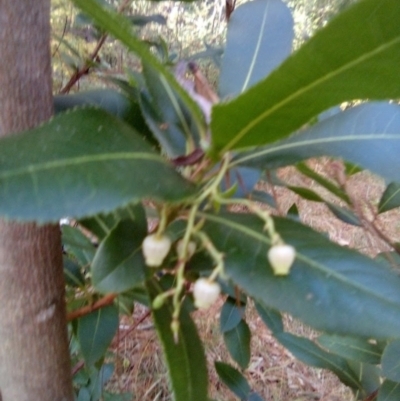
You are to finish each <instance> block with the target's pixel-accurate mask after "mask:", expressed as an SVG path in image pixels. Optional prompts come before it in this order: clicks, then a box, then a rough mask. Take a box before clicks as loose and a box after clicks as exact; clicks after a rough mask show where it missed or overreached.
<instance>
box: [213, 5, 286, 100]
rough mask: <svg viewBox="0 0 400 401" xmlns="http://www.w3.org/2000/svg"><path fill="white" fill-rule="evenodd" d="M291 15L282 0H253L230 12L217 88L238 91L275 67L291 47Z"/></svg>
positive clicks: (230, 92) (224, 91) (232, 93)
mask: <svg viewBox="0 0 400 401" xmlns="http://www.w3.org/2000/svg"><path fill="white" fill-rule="evenodd" d="M293 34H294V33H293V19H292V15H291V13H290V11H289V9H288V7H287V6H286V5H285V3H283V2H282V1H281V0H255V1H250V2H248V3H245V4H243V5H241V6H239V7H237V9H236V10H235V12H234V13H233V14H232V16H231V18H230V20H229V25H228V33H227V39H226V47H225V51H224V56H223V59H222V65H221V72H220V81H219V92H220V95H221V96H222V97H230V96H235V95H238V94H240V93H242V92H244V91H245V90H247V89H248V88H249V87H250V86H252V85H254V84H255V83H257V82H258V81H260V80H261V79H263V78H265V77H266V76H267V75H268V74H269V73H270V72H271V71H272V70H273V69H274V68H276V67H277V66H278V65H279V64H280V63H281V62H282V61H283V60H284V59H285V58H286V57H288V56H289V54H290V52H291V50H292V42H293Z"/></svg>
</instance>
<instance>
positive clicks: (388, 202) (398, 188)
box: [378, 182, 400, 213]
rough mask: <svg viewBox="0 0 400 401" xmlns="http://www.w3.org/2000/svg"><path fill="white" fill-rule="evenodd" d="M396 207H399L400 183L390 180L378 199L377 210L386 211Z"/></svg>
mask: <svg viewBox="0 0 400 401" xmlns="http://www.w3.org/2000/svg"><path fill="white" fill-rule="evenodd" d="M396 207H400V184H398V183H397V182H392V183H391V184H389V185H388V186H387V188H386V189H385V192H384V193H383V195H382V198H381V200H380V201H379V206H378V212H379V213H383V212H387V211H388V210H392V209H394V208H396Z"/></svg>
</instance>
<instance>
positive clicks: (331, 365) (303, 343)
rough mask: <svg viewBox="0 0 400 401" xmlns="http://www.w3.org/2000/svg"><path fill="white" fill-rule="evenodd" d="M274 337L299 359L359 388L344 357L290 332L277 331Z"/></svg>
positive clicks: (356, 379)
mask: <svg viewBox="0 0 400 401" xmlns="http://www.w3.org/2000/svg"><path fill="white" fill-rule="evenodd" d="M275 337H276V339H277V340H278V341H279V342H280V343H281V344H282V345H283V346H284V347H286V348H287V349H288V350H289V351H290V352H291V353H292V354H293V355H294V356H295V357H296V358H297V359H299V360H300V361H302V362H304V363H306V364H307V365H310V366H314V367H317V368H322V369H328V370H330V371H331V372H333V373H335V374H336V375H337V376H338V378H339V379H340V380H341V381H342V382H343V383H344V384H346V385H347V386H350V387H352V388H355V389H358V388H360V382H359V380H358V378H357V376H356V375H355V374H354V372H353V371H352V370H351V368H350V366H349V365H348V363H347V361H346V360H345V359H344V358H340V357H338V356H336V355H332V354H329V353H328V352H326V351H324V350H322V349H321V348H319V347H318V346H317V345H315V344H314V343H313V342H312V341H311V340H309V339H307V338H303V337H298V336H295V335H293V334H290V333H278V334H276V335H275Z"/></svg>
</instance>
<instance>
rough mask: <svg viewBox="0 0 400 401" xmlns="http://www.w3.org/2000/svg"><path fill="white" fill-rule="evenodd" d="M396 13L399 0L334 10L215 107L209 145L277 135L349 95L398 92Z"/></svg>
mask: <svg viewBox="0 0 400 401" xmlns="http://www.w3.org/2000/svg"><path fill="white" fill-rule="evenodd" d="M399 20H400V8H399V5H398V1H397V0H380V1H379V5H377V2H376V0H364V1H359V2H357V3H356V4H355V5H354V6H352V7H349V8H348V9H347V10H346V11H344V12H343V13H341V14H339V15H338V16H337V17H336V18H334V19H333V20H332V21H331V22H330V23H329V24H328V25H327V26H326V27H325V28H323V29H321V30H320V31H318V32H317V34H316V35H315V36H314V37H313V38H311V39H310V40H309V41H307V42H306V43H305V45H303V46H302V47H301V48H300V49H299V50H298V51H297V52H296V53H294V54H293V55H292V56H291V57H289V58H288V59H287V60H286V61H285V62H284V63H283V64H282V65H281V66H280V67H279V68H278V69H277V70H275V71H274V72H272V73H271V74H270V75H269V76H268V78H267V79H265V80H264V81H262V82H261V83H259V84H258V85H256V86H254V87H252V88H250V89H249V90H248V91H247V92H246V93H244V94H243V95H242V96H240V97H238V98H237V99H235V100H233V101H231V102H228V103H223V104H221V105H217V106H215V107H214V109H213V116H212V117H213V118H212V124H211V128H212V134H213V145H214V150H215V151H217V152H218V153H220V154H223V152H225V151H227V150H230V149H237V148H243V147H248V146H255V145H262V144H266V143H271V142H274V141H276V140H277V139H281V138H283V137H285V136H288V135H289V134H290V133H292V132H293V131H295V130H297V129H299V128H300V127H302V126H303V125H304V124H306V123H307V122H308V121H309V120H310V119H311V118H312V117H314V116H317V115H318V114H319V113H321V112H322V111H324V110H326V109H328V108H330V107H332V106H335V105H337V104H340V103H341V102H343V101H346V100H352V99H367V98H368V99H391V98H398V97H399V96H400V75H399V74H398V73H397V68H398V65H399V63H400V25H399V24H398V21H399ZM349 38H351V40H349Z"/></svg>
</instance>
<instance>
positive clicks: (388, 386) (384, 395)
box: [377, 380, 400, 401]
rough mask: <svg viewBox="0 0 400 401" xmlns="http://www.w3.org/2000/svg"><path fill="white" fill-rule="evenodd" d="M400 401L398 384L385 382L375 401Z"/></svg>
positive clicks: (399, 386)
mask: <svg viewBox="0 0 400 401" xmlns="http://www.w3.org/2000/svg"><path fill="white" fill-rule="evenodd" d="M398 400H400V383H396V382H392V381H390V380H385V381H384V382H383V383H382V386H381V388H380V389H379V392H378V399H377V401H398Z"/></svg>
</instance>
